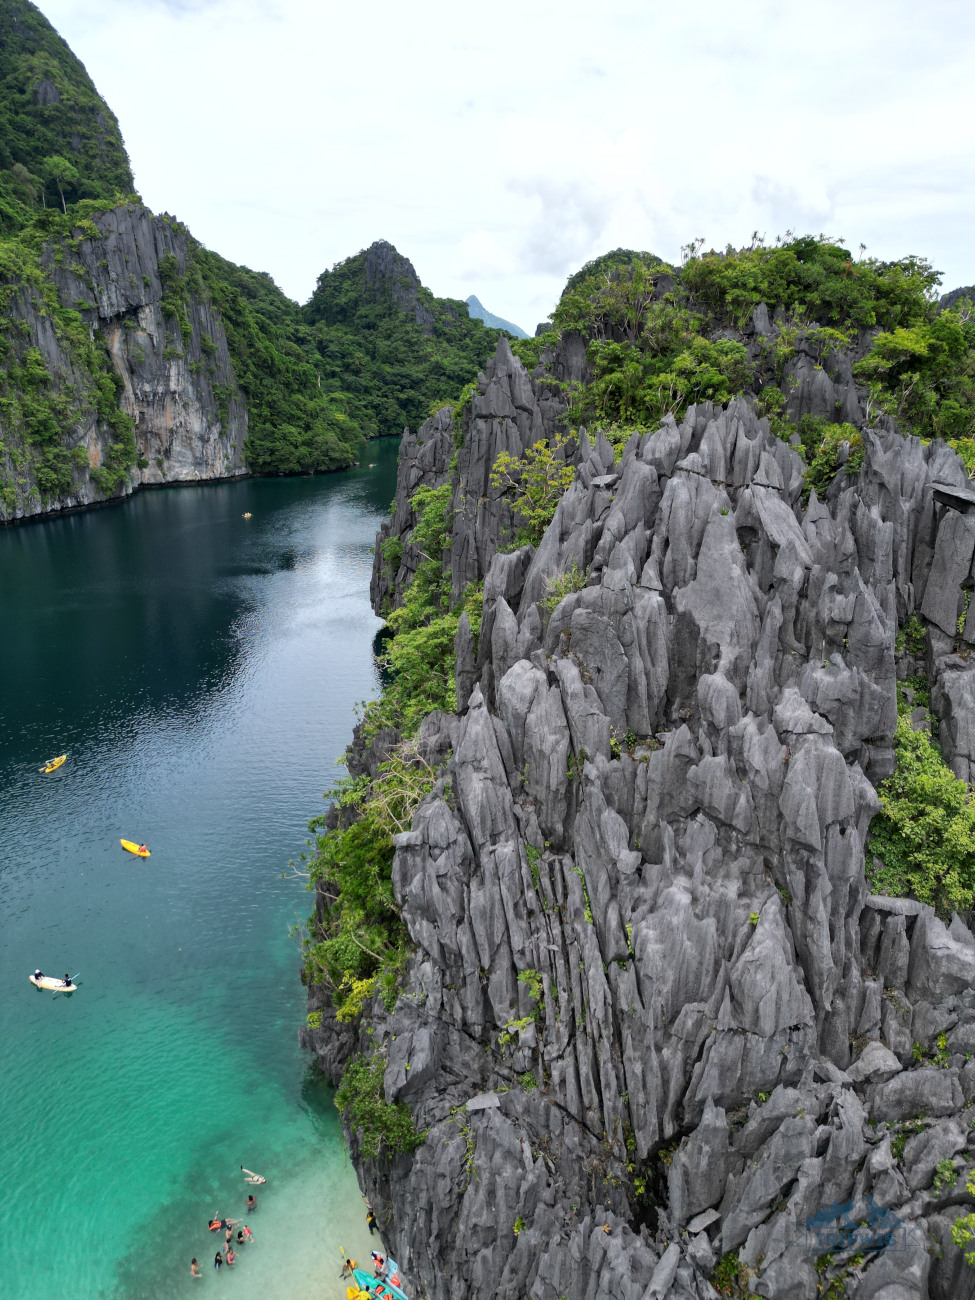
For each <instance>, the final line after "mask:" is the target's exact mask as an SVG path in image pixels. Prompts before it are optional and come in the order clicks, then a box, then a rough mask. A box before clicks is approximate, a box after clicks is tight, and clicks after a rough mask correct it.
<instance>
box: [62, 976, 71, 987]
mask: <svg viewBox="0 0 975 1300" xmlns="http://www.w3.org/2000/svg"><path fill="white" fill-rule="evenodd" d="M61 983H62V984H63V985H64V987H65V988H70V987H71V976H70V975H65V977H64V979H63V980H62V981H61Z"/></svg>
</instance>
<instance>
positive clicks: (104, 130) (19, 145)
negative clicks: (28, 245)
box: [0, 0, 135, 231]
mask: <svg viewBox="0 0 975 1300" xmlns="http://www.w3.org/2000/svg"><path fill="white" fill-rule="evenodd" d="M0 121H2V122H3V132H2V133H0V228H2V229H4V230H7V231H10V230H13V229H17V228H19V227H20V226H22V225H24V224H26V222H27V221H28V220H29V219H30V200H29V199H28V202H27V203H25V202H24V199H25V198H26V197H27V196H26V195H25V194H24V192H23V188H22V186H21V185H18V183H17V180H16V178H15V177H14V175H13V169H14V167H15V166H16V164H18V163H19V164H20V165H21V166H22V167H23V168H25V169H26V170H27V172H28V173H32V174H34V175H39V174H42V172H43V160H44V159H45V158H51V157H59V158H63V159H65V160H66V161H67V162H68V163H69V164H70V165H71V166H72V167H74V168H76V169H77V175H76V176H75V177H73V178H71V179H69V178H68V176H67V175H65V174H62V177H61V181H62V185H63V186H64V191H63V193H62V196H61V197H62V203H64V201H65V200H67V202H68V203H71V202H74V201H75V200H77V199H106V200H111V199H112V198H113V197H114V195H115V194H116V192H118V193H121V194H130V193H131V192H132V191H133V190H134V189H135V182H134V180H133V179H132V169H131V167H130V166H129V160H128V157H127V155H126V152H125V145H124V144H123V142H122V133H121V131H120V130H119V126H118V122H117V121H116V119H115V115H114V114H113V113H112V110H111V109H110V108H109V107H108V105H107V104H106V103H105V101H104V100H103V99H102V98H101V96H100V95H99V93H98V91H97V90H96V89H95V87H94V85H93V84H92V81H91V78H90V77H89V76H88V73H87V72H86V71H85V68H84V65H83V64H82V63H81V61H80V60H79V59H78V58H76V57H75V55H74V54H72V52H71V50H70V49H69V48H68V46H67V45H66V44H65V42H64V41H63V40H62V39H61V37H60V36H59V35H58V33H57V32H56V31H55V30H54V28H53V27H52V26H51V24H50V23H49V22H48V21H47V19H46V18H45V17H44V15H43V14H42V13H41V12H40V10H39V9H38V8H37V7H36V6H35V5H33V4H31V3H30V2H29V0H4V3H3V4H2V5H0ZM51 179H52V180H53V179H54V178H53V177H52V178H51ZM49 197H52V198H53V197H54V195H53V190H52V193H51V194H50V196H49Z"/></svg>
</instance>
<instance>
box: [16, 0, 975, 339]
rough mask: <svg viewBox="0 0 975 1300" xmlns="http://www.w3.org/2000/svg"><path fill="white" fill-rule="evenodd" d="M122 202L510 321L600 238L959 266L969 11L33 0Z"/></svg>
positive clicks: (292, 272)
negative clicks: (107, 156) (103, 129)
mask: <svg viewBox="0 0 975 1300" xmlns="http://www.w3.org/2000/svg"><path fill="white" fill-rule="evenodd" d="M40 7H41V9H42V10H43V12H44V13H45V14H46V15H47V17H48V18H49V19H50V20H51V22H52V23H53V24H54V26H55V27H56V28H57V29H58V30H59V31H60V32H61V34H62V35H63V36H64V37H65V39H66V40H67V41H68V42H69V44H70V45H71V46H72V48H73V49H74V51H75V53H76V54H77V55H78V56H79V57H80V58H81V59H82V61H83V62H84V63H85V65H86V67H87V68H88V71H89V73H90V74H91V76H92V77H93V79H94V81H95V83H96V85H97V86H98V88H99V90H100V91H101V93H102V94H103V95H104V97H105V98H106V99H107V101H108V102H109V104H110V105H111V107H112V108H113V110H114V111H115V113H116V115H117V116H118V118H119V122H120V124H121V127H122V131H123V134H124V136H125V141H126V145H127V146H128V149H129V153H130V156H131V158H132V164H133V168H134V171H135V176H136V183H137V184H138V186H139V189H140V191H141V193H142V195H143V197H144V198H145V200H146V202H147V203H148V204H149V205H150V206H151V207H152V208H154V209H156V210H157V211H163V210H165V211H169V212H173V213H175V214H176V215H177V216H179V217H180V218H181V219H182V220H183V221H185V222H186V223H187V224H188V225H189V226H190V228H191V229H192V231H193V232H194V234H195V235H196V236H197V237H198V238H199V239H201V240H202V241H203V242H204V243H205V244H207V245H208V246H210V247H211V248H214V249H216V250H217V251H218V252H220V253H222V254H223V255H224V256H226V257H229V258H231V259H232V260H234V261H238V262H243V263H245V264H247V265H249V266H252V267H254V268H256V269H258V270H264V271H269V272H270V273H271V275H273V276H274V278H275V280H277V282H278V283H279V284H280V285H281V287H282V288H283V289H284V290H285V291H286V292H287V293H289V294H290V295H291V296H292V297H294V298H297V299H298V300H299V301H305V300H306V299H307V298H308V297H309V296H310V294H311V292H312V289H313V288H314V284H315V279H316V277H317V275H318V274H319V273H320V272H321V271H322V270H323V269H325V268H326V267H330V266H332V265H333V264H334V263H335V262H337V261H340V260H341V259H342V258H344V257H348V256H349V255H351V254H352V253H355V252H357V251H358V250H359V249H360V248H363V247H365V246H366V245H368V244H370V243H371V242H372V241H373V240H374V239H379V238H384V239H388V240H390V241H391V242H392V243H394V244H395V245H396V246H397V248H399V250H400V251H401V252H403V253H405V254H406V255H407V256H408V257H410V258H411V260H412V261H413V263H414V265H415V266H416V268H417V271H418V272H419V274H420V276H421V278H422V280H423V281H424V283H425V284H427V285H428V286H429V287H430V288H431V289H432V290H433V291H434V292H435V293H438V294H443V295H448V296H451V297H458V298H466V297H467V295H468V294H470V293H475V294H477V296H478V297H479V298H480V299H481V301H482V302H483V303H484V304H485V306H486V307H487V308H488V309H489V310H490V311H493V312H495V313H497V314H499V315H501V316H505V317H507V318H508V319H510V320H514V321H517V322H518V323H519V324H520V325H522V326H523V327H524V328H525V329H527V330H528V331H529V332H531V331H533V330H534V327H535V324H536V323H537V322H538V321H539V320H542V319H544V318H545V317H546V316H547V314H548V313H549V311H550V309H551V307H552V306H553V304H554V302H555V301H556V300H557V298H558V294H559V292H560V290H561V288H562V285H563V284H564V282H565V279H566V277H567V275H569V274H570V273H571V272H572V271H574V270H575V269H577V268H578V267H579V266H580V265H581V264H582V263H583V262H584V261H586V260H587V259H588V258H590V257H594V256H597V255H598V254H599V253H601V252H605V251H606V250H608V249H610V248H615V247H618V246H620V245H623V246H627V247H634V248H645V249H650V250H652V251H654V252H656V253H659V254H660V255H661V256H663V257H665V258H668V259H669V260H676V259H678V258H679V256H680V247H681V245H682V244H684V243H686V242H687V241H688V240H690V239H691V238H694V237H697V236H703V237H704V239H705V241H706V246H709V247H710V246H714V247H723V246H724V245H725V244H727V243H729V242H730V243H735V244H742V243H747V242H749V241H750V239H751V235H752V232H753V231H754V230H756V229H758V230H759V231H760V232H763V233H765V234H767V235H768V237H769V238H773V237H774V236H775V235H776V234H778V233H781V232H783V231H785V230H789V229H791V230H795V231H796V232H798V233H805V232H813V233H818V232H820V231H823V232H825V233H827V234H830V235H834V236H840V237H843V238H845V240H846V242H847V243H848V245H849V246H850V247H851V248H852V249H853V250H854V251H855V250H856V249H857V247H858V245H859V244H860V243H861V242H862V243H864V244H866V245H867V248H868V252H869V253H870V254H872V255H874V256H877V257H882V258H893V257H899V256H902V255H903V254H905V253H919V254H923V255H925V256H927V257H929V258H930V259H931V260H932V261H933V262H934V264H935V266H936V267H938V269H940V270H942V271H943V272H944V275H945V288H952V287H954V286H955V285H958V284H969V283H971V282H972V281H975V252H973V245H972V236H971V231H972V212H973V208H975V163H973V157H972V143H971V129H970V122H971V85H972V84H973V72H975V6H973V5H971V4H967V3H956V2H955V0H950V2H946V0H941V2H940V3H939V2H938V0H934V2H933V3H932V2H928V3H924V4H921V3H914V2H912V3H904V2H903V0H883V2H880V0H857V2H856V3H855V4H852V3H843V4H841V3H836V2H835V0H820V3H818V4H817V5H815V6H808V5H803V6H799V5H790V4H783V3H781V0H778V2H777V3H774V4H773V3H767V2H766V0H739V3H737V4H728V3H727V0H720V2H718V0H699V2H698V3H697V4H695V5H693V6H691V5H687V4H684V5H681V4H676V3H673V0H670V2H669V3H667V4H660V3H656V0H652V2H651V3H614V2H613V0H609V2H607V3H603V4H601V5H597V4H594V3H592V2H591V0H586V3H577V2H576V0H562V2H560V3H559V4H558V5H555V4H551V3H548V4H539V3H533V2H532V0H524V2H520V3H512V2H511V0H494V2H493V3H492V4H490V5H477V6H475V5H458V4H456V3H439V2H437V0H417V2H416V3H414V4H412V5H407V4H403V3H402V2H401V0H400V2H398V3H390V2H389V0H373V3H371V4H369V5H364V4H359V5H349V4H348V3H343V4H336V3H333V2H332V0H326V2H325V3H313V2H310V0H182V2H179V0H98V3H97V4H95V5H93V4H92V3H91V0H41V5H40Z"/></svg>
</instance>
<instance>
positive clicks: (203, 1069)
mask: <svg viewBox="0 0 975 1300" xmlns="http://www.w3.org/2000/svg"><path fill="white" fill-rule="evenodd" d="M368 455H369V456H370V457H371V458H372V459H373V461H374V462H376V464H375V466H374V467H373V468H366V467H365V466H363V467H362V468H361V469H358V470H351V471H348V472H346V473H343V474H338V475H331V476H328V477H326V478H317V479H289V480H260V481H247V482H243V483H237V484H225V485H224V484H221V485H214V486H209V487H195V488H183V489H167V490H164V491H159V492H144V493H141V494H139V495H138V496H136V497H135V498H134V499H132V500H131V501H128V502H125V503H124V504H121V505H118V506H115V507H112V508H110V509H104V510H97V511H91V512H88V513H84V514H78V515H72V516H69V517H67V518H64V519H57V520H51V521H49V522H45V523H41V524H35V525H31V526H29V527H25V528H16V529H7V530H0V990H2V996H0V1086H2V1093H0V1169H2V1174H3V1183H2V1192H0V1195H2V1198H3V1215H2V1221H0V1295H2V1296H3V1297H5V1300H88V1298H89V1297H92V1298H98V1300H102V1298H105V1300H108V1298H111V1300H137V1298H141V1297H145V1298H146V1300H166V1298H167V1297H181V1296H183V1295H188V1294H196V1293H198V1292H212V1291H214V1289H215V1288H218V1287H219V1288H223V1289H228V1288H229V1289H230V1290H232V1291H233V1292H234V1294H235V1296H236V1297H237V1298H238V1300H252V1298H256V1297H261V1300H269V1298H270V1297H279V1296H280V1297H288V1298H289V1300H292V1298H293V1300H304V1298H305V1297H324V1298H325V1300H329V1298H330V1297H335V1298H336V1300H338V1298H339V1297H342V1298H344V1296H345V1287H344V1285H343V1284H342V1283H341V1282H340V1280H339V1278H338V1273H339V1270H340V1267H341V1256H340V1253H339V1252H340V1248H345V1249H347V1250H349V1251H353V1252H354V1253H356V1254H357V1257H358V1258H362V1253H363V1252H364V1253H365V1254H366V1256H368V1249H369V1245H368V1243H369V1237H368V1233H367V1231H366V1228H365V1219H364V1213H363V1206H362V1202H361V1200H360V1198H359V1189H358V1186H357V1183H356V1179H355V1174H354V1172H353V1170H352V1168H351V1165H350V1163H349V1160H348V1157H347V1154H346V1152H345V1147H344V1144H343V1140H342V1136H341V1130H340V1128H339V1123H338V1116H337V1112H336V1111H335V1108H334V1106H333V1104H332V1094H331V1090H330V1089H329V1088H328V1087H327V1086H326V1085H325V1084H324V1082H323V1081H322V1080H321V1077H320V1076H319V1075H318V1074H317V1073H316V1071H315V1070H314V1069H313V1068H312V1066H311V1064H310V1062H309V1059H308V1058H307V1057H306V1056H305V1055H304V1054H303V1053H301V1052H300V1051H299V1049H298V1047H297V1029H298V1026H299V1025H300V1024H301V1023H302V1022H303V1019H304V1015H305V1000H304V992H303V989H302V988H301V985H300V983H299V980H298V951H297V948H296V947H295V944H294V941H293V940H291V939H290V938H289V936H288V927H289V925H290V924H291V923H292V922H294V920H295V919H296V918H297V917H299V916H301V917H303V916H305V915H306V914H307V912H308V911H309V910H310V906H309V905H310V896H309V895H308V894H307V893H306V892H305V890H304V888H303V885H302V883H301V882H299V881H297V880H295V879H292V878H289V879H282V872H285V871H287V870H288V863H289V859H293V858H297V857H298V855H299V854H300V853H301V851H302V850H303V848H304V845H305V841H306V838H307V832H306V824H307V821H308V819H309V817H311V816H314V815H315V814H316V813H317V812H319V811H321V809H322V806H323V805H322V799H321V796H322V792H323V790H325V789H326V788H327V787H328V786H329V785H330V784H331V783H332V782H333V781H334V780H335V779H336V777H337V776H338V775H340V771H339V769H337V768H336V766H335V760H336V759H337V758H338V757H339V756H340V755H341V754H342V752H343V749H344V747H345V745H346V743H347V741H348V740H349V738H350V733H351V728H352V724H353V720H354V705H355V703H356V701H359V700H362V699H366V698H369V697H371V696H372V695H374V694H375V693H376V690H377V678H376V670H375V665H374V660H373V655H372V645H373V639H374V637H375V635H376V632H377V630H378V627H379V622H378V620H377V619H376V618H375V617H374V616H373V614H372V612H371V610H370V608H369V601H368V582H369V570H370V566H371V563H372V546H373V542H374V538H375V532H376V528H377V526H378V522H379V520H380V518H381V516H382V514H383V513H385V511H386V509H387V508H388V504H389V501H390V499H391V497H392V494H393V490H394V486H395V457H396V444H395V443H394V442H389V441H385V442H381V443H377V444H373V445H372V446H371V447H370V448H369V451H368ZM245 511H250V512H251V515H252V518H250V519H244V518H243V517H242V516H243V514H244V512H245ZM64 750H67V751H68V754H69V757H68V761H67V762H66V764H65V765H64V767H63V768H62V769H61V770H60V771H59V772H56V773H54V774H52V775H50V776H43V775H40V774H39V773H38V770H37V769H38V766H39V765H40V763H41V762H42V761H43V760H44V759H45V758H47V757H48V756H50V755H52V754H57V753H61V752H63V751H64ZM121 837H125V838H128V839H134V840H137V841H142V840H145V841H146V842H147V843H148V844H149V846H150V848H151V849H152V857H151V858H150V859H149V860H148V861H140V860H138V859H136V858H134V857H132V856H130V855H129V854H127V853H125V852H123V850H122V849H121V847H120V846H119V839H120V838H121ZM35 966H40V967H41V968H42V969H43V970H44V971H45V972H46V973H48V974H55V973H56V974H58V975H60V974H62V973H64V972H68V973H70V974H72V975H73V974H74V973H75V972H76V971H77V972H80V975H79V984H80V988H79V991H78V992H77V993H75V994H73V995H70V996H66V995H58V996H52V995H51V994H49V993H41V992H38V991H37V990H35V989H34V988H33V987H32V986H31V985H30V984H29V983H28V979H27V977H28V975H29V974H30V972H31V971H32V970H33V969H34V967H35ZM241 1164H244V1165H246V1166H248V1167H249V1168H251V1169H256V1170H258V1171H260V1172H262V1173H264V1174H265V1175H266V1176H267V1178H268V1183H267V1186H266V1187H265V1188H263V1189H260V1190H259V1191H258V1208H257V1211H256V1213H254V1214H253V1215H252V1216H250V1217H249V1219H248V1222H249V1223H250V1226H251V1228H252V1231H253V1233H254V1237H255V1242H254V1244H253V1245H252V1246H249V1247H247V1248H245V1249H244V1250H243V1251H242V1252H241V1258H240V1259H239V1262H238V1264H237V1265H236V1266H235V1268H234V1269H233V1273H232V1275H230V1276H228V1270H227V1269H224V1270H223V1273H222V1274H221V1275H220V1276H215V1274H214V1270H213V1255H214V1252H215V1250H216V1247H217V1243H216V1240H215V1238H216V1235H217V1234H215V1233H209V1232H208V1231H207V1228H206V1223H207V1219H208V1218H209V1217H210V1216H211V1215H212V1214H214V1213H216V1214H219V1215H222V1216H227V1217H231V1218H237V1217H239V1216H241V1215H242V1213H243V1202H244V1196H245V1194H246V1190H247V1189H246V1188H245V1186H244V1183H243V1179H242V1176H241V1174H240V1172H239V1166H240V1165H241ZM193 1256H196V1257H197V1258H198V1259H199V1261H200V1264H201V1266H202V1269H203V1273H204V1277H203V1280H202V1281H199V1282H194V1281H193V1280H191V1278H190V1275H189V1263H190V1259H191V1258H192V1257H193Z"/></svg>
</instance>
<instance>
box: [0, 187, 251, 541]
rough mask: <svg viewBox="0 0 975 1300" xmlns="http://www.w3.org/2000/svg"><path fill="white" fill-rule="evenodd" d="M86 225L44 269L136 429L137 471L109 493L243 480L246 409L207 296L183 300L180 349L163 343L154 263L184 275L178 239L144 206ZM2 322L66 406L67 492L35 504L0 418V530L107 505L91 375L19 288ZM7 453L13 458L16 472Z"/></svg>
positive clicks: (48, 252)
mask: <svg viewBox="0 0 975 1300" xmlns="http://www.w3.org/2000/svg"><path fill="white" fill-rule="evenodd" d="M93 226H94V229H95V230H96V231H97V234H96V235H92V236H90V237H88V238H81V239H77V240H72V241H71V257H70V260H66V259H65V258H64V256H63V250H62V249H59V248H56V247H55V246H54V245H50V244H49V245H46V246H45V248H44V251H43V253H42V256H41V261H42V265H43V266H44V268H45V270H46V271H47V273H48V274H49V275H50V276H51V278H52V280H53V281H54V284H55V286H56V288H57V292H58V295H59V298H60V300H61V302H62V304H63V305H64V306H67V307H70V308H72V309H77V310H78V311H79V314H80V315H81V317H82V319H83V321H84V323H85V325H86V326H87V327H88V329H89V331H90V332H91V334H92V337H96V336H97V337H98V339H99V341H100V343H101V344H102V345H103V346H104V348H105V350H106V352H107V355H108V358H109V360H110V362H111V366H112V370H113V371H114V374H115V376H116V377H117V380H118V385H119V388H120V391H119V395H118V403H119V406H120V408H121V410H122V411H123V412H124V413H125V414H126V415H128V416H130V417H131V418H132V421H133V423H134V426H135V446H136V455H137V457H138V464H137V465H136V466H134V467H133V469H132V470H131V472H130V473H129V475H128V477H127V479H126V481H125V482H124V483H123V484H122V485H121V486H120V487H119V488H118V489H117V492H116V495H122V496H125V495H128V494H129V493H131V492H133V491H134V490H135V489H136V488H138V487H139V486H140V485H143V484H160V483H196V482H204V481H212V480H215V479H222V478H233V477H235V476H238V475H242V474H244V473H245V472H246V470H245V466H244V457H243V448H244V439H245V438H246V436H247V410H246V406H245V403H244V399H243V396H242V395H241V393H240V391H239V389H238V387H237V381H236V378H235V376H234V370H233V365H232V363H231V360H230V354H229V351H228V348H227V338H226V335H225V333H224V328H223V325H222V323H221V320H220V315H219V312H218V311H217V310H216V308H215V307H214V306H213V304H212V303H211V302H210V300H209V298H208V297H207V296H206V295H205V294H204V295H202V296H199V295H196V294H193V293H190V294H189V295H188V298H187V301H186V303H185V312H186V333H184V334H181V335H180V346H179V347H178V348H173V347H172V346H171V344H172V321H171V320H170V321H169V322H168V324H167V319H166V317H165V314H164V311H163V306H162V299H163V296H164V286H163V284H162V280H161V278H160V262H161V261H162V259H165V258H168V259H170V261H171V262H172V264H173V265H174V266H175V267H176V268H178V273H179V274H180V275H184V274H185V272H186V268H187V262H188V258H189V255H190V253H189V242H188V240H187V237H186V234H185V233H184V232H183V231H182V228H180V227H178V226H177V227H174V226H173V225H171V224H170V223H169V222H168V221H167V220H166V219H165V218H163V217H156V216H153V215H152V213H150V212H149V211H148V210H147V209H146V208H144V207H142V206H141V204H131V205H126V206H123V207H119V208H114V209H112V210H110V211H108V212H105V213H103V214H100V215H97V216H95V217H94V218H93ZM59 253H60V256H59ZM164 265H165V263H164ZM11 314H12V315H13V316H14V318H15V319H18V320H19V321H20V322H21V326H22V330H23V332H24V337H25V342H26V345H27V346H31V347H34V348H36V349H37V351H38V352H39V354H40V356H41V358H42V360H43V362H44V365H45V367H46V368H47V370H48V372H49V374H50V375H51V376H52V384H53V387H54V388H55V389H56V390H57V391H58V392H60V393H62V394H63V395H64V396H65V397H66V398H67V399H69V400H70V402H71V409H72V410H73V412H74V417H73V424H72V427H71V428H70V429H69V430H66V431H64V446H65V448H66V450H67V451H68V452H69V453H70V455H71V456H72V459H73V468H72V479H73V483H72V487H71V490H70V491H69V492H67V493H66V494H63V495H56V496H52V497H43V496H42V494H41V493H40V492H39V491H38V489H37V486H36V484H35V483H34V481H33V477H32V469H31V464H32V462H31V456H30V454H29V448H28V449H24V448H20V449H19V451H18V448H17V431H16V429H15V428H13V427H8V425H7V423H6V420H5V418H4V416H3V415H2V414H0V480H3V481H4V482H6V483H9V484H12V485H15V486H16V491H15V493H14V496H15V499H14V500H13V502H12V503H11V501H9V500H8V501H4V500H3V499H2V497H0V522H6V521H9V520H16V519H24V518H27V517H30V516H33V515H37V514H44V513H50V512H56V511H59V510H64V509H74V508H77V507H79V506H85V505H90V504H92V503H93V502H95V501H99V500H102V499H104V497H103V493H102V492H101V490H100V488H99V487H98V485H97V483H96V482H95V481H94V480H93V479H92V477H91V472H92V471H93V470H98V469H99V468H101V467H102V466H103V465H104V464H106V463H108V458H109V456H110V448H111V445H112V443H113V442H114V441H116V440H117V434H116V432H115V430H114V429H113V428H112V426H111V425H110V424H109V423H108V422H107V421H106V420H105V419H103V418H102V417H101V416H100V414H99V412H98V409H97V406H96V403H95V400H94V397H93V396H92V394H93V392H94V390H95V387H96V384H97V380H98V376H97V375H95V374H93V373H89V372H88V371H82V370H79V369H78V367H77V364H76V359H75V358H74V357H73V354H72V353H71V352H70V349H69V347H68V344H67V342H66V341H65V339H64V338H63V337H59V336H58V334H57V332H56V331H55V330H54V328H53V325H52V321H51V319H50V315H49V312H48V310H47V308H46V306H45V305H44V303H43V302H42V301H41V300H40V298H39V296H38V295H37V293H36V292H35V291H33V290H30V289H24V290H23V291H22V292H21V293H19V294H18V295H16V296H15V298H14V300H13V302H12V304H11ZM15 452H16V453H17V454H18V455H19V456H21V457H22V459H21V463H20V468H19V469H18V468H17V467H16V466H15V465H14V460H13V457H14V454H15Z"/></svg>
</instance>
